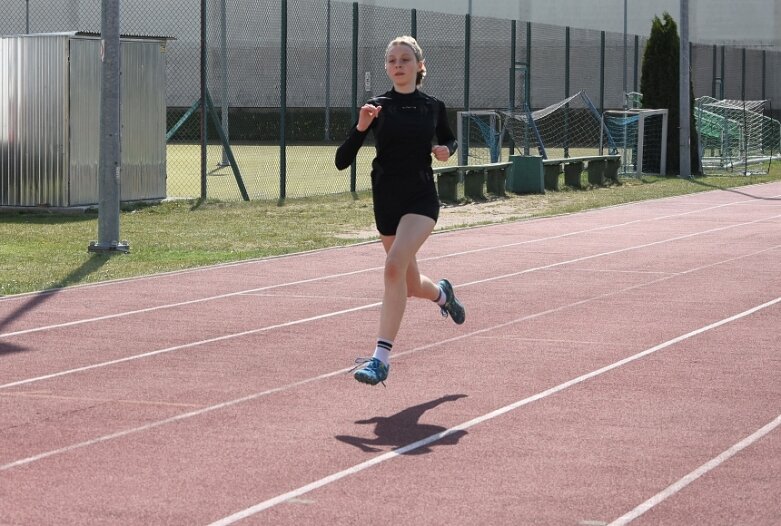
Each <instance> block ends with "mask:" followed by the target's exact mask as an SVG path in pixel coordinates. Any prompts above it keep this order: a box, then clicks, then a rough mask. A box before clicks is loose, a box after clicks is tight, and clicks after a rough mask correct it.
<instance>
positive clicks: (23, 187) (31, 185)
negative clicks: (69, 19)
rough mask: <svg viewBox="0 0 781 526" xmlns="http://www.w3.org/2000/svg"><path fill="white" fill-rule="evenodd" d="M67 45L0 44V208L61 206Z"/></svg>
mask: <svg viewBox="0 0 781 526" xmlns="http://www.w3.org/2000/svg"><path fill="white" fill-rule="evenodd" d="M67 45H68V39H67V38H66V37H64V36H62V37H50V38H10V39H0V65H2V66H0V104H2V107H0V204H2V205H11V206H43V205H45V206H66V205H67V196H66V191H65V190H66V188H65V182H64V181H65V174H66V172H67V171H66V169H65V167H66V163H67V149H66V148H65V145H66V144H67V141H68V116H67V111H68V104H67V96H68V95H67V93H68V60H67Z"/></svg>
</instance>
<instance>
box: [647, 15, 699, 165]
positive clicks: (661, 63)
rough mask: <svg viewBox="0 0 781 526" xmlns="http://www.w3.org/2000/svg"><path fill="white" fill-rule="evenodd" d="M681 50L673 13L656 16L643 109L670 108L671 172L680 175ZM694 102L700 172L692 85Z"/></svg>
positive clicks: (694, 157)
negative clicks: (660, 16)
mask: <svg viewBox="0 0 781 526" xmlns="http://www.w3.org/2000/svg"><path fill="white" fill-rule="evenodd" d="M680 48H681V39H680V37H679V36H678V25H677V24H676V23H675V21H674V20H673V18H672V16H670V14H669V13H667V12H665V13H664V14H663V15H662V18H661V19H660V18H659V17H654V20H653V23H652V25H651V36H650V37H649V38H648V43H647V45H646V48H645V52H644V54H643V68H642V73H641V75H642V76H641V79H640V91H641V92H642V94H643V107H645V108H652V109H663V108H666V109H667V111H668V121H667V122H668V127H667V172H668V173H674V174H677V173H679V172H680V145H679V141H678V139H679V137H680V119H679V115H680V110H679V107H680V91H679V88H678V86H679V79H680V62H679V61H680ZM689 94H690V95H689V96H690V100H691V109H690V112H689V114H690V119H689V122H690V130H691V171H692V174H699V173H700V158H699V155H698V146H697V130H696V127H695V122H694V85H693V84H692V83H690V84H689Z"/></svg>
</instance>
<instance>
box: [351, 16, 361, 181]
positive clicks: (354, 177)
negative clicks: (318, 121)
mask: <svg viewBox="0 0 781 526" xmlns="http://www.w3.org/2000/svg"><path fill="white" fill-rule="evenodd" d="M358 14H359V13H358V2H353V35H352V44H353V49H352V65H353V71H352V94H351V100H352V104H351V107H352V108H351V116H352V121H353V122H358ZM357 183H358V168H357V163H356V162H355V161H353V163H352V165H350V192H353V193H355V191H356V189H357Z"/></svg>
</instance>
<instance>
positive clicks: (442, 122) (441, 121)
mask: <svg viewBox="0 0 781 526" xmlns="http://www.w3.org/2000/svg"><path fill="white" fill-rule="evenodd" d="M438 102H439V108H438V111H437V128H436V134H437V146H434V148H432V150H431V151H432V152H433V153H434V156H435V157H436V158H437V160H439V161H447V160H448V158H450V156H451V155H453V153H454V152H455V151H456V149H457V148H458V141H456V137H455V135H453V131H452V130H451V129H450V123H448V120H447V108H445V103H444V102H442V101H438ZM442 146H444V147H446V148H447V151H445V148H442Z"/></svg>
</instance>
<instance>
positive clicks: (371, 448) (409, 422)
mask: <svg viewBox="0 0 781 526" xmlns="http://www.w3.org/2000/svg"><path fill="white" fill-rule="evenodd" d="M464 397H466V395H465V394H457V395H447V396H443V397H441V398H437V399H436V400H432V401H430V402H426V403H424V404H419V405H416V406H413V407H408V408H407V409H404V410H403V411H400V412H398V413H396V414H395V415H391V416H375V417H372V418H369V419H367V420H358V421H356V422H355V423H356V424H374V434H375V435H376V436H375V437H374V438H364V437H356V436H349V435H337V436H336V437H334V438H336V439H337V440H339V441H340V442H344V443H345V444H350V445H351V446H355V447H357V448H358V449H360V450H361V451H363V452H365V453H372V452H377V451H382V446H390V447H391V448H392V449H398V448H402V447H404V446H406V445H409V444H412V443H414V442H417V441H419V440H423V439H425V438H429V437H432V436H433V435H437V434H438V433H442V432H443V431H445V430H446V429H447V428H445V427H442V426H437V425H432V424H421V423H420V422H419V420H420V417H421V416H423V414H424V413H425V412H426V411H428V410H429V409H433V408H435V407H437V406H438V405H440V404H443V403H445V402H453V401H455V400H458V399H459V398H464ZM464 435H466V431H463V430H462V431H456V432H455V433H453V434H450V435H447V436H446V437H443V438H442V439H440V440H436V441H432V443H431V444H434V443H435V444H436V445H447V446H452V445H455V444H456V443H458V441H459V440H460V439H461V437H462V436H464ZM431 451H432V450H431V448H430V447H429V445H428V444H427V445H423V446H421V447H419V448H416V449H413V450H411V451H408V452H406V453H405V454H407V455H420V454H423V453H430V452H431Z"/></svg>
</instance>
